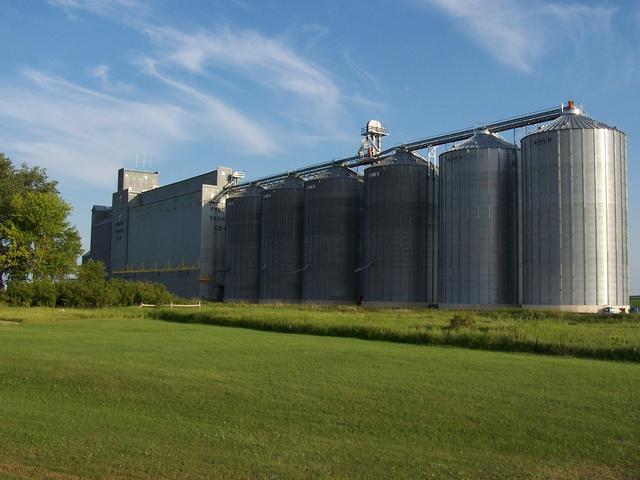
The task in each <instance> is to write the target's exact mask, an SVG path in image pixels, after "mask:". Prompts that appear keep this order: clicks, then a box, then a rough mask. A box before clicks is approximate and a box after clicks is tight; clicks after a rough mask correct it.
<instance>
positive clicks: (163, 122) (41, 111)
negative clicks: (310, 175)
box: [0, 70, 273, 185]
mask: <svg viewBox="0 0 640 480" xmlns="http://www.w3.org/2000/svg"><path fill="white" fill-rule="evenodd" d="M222 115H223V116H224V117H225V118H227V119H229V122H228V123H227V124H226V125H222V124H220V123H214V122H213V121H212V120H213V119H212V116H211V111H210V109H209V108H208V107H207V108H201V109H198V108H187V107H186V106H182V105H178V104H173V103H169V102H167V101H131V100H126V99H122V98H119V97H116V96H113V95H110V94H106V93H103V92H100V91H97V90H92V89H89V88H86V87H83V86H81V85H78V84H75V83H72V82H69V81H67V80H65V79H62V78H59V77H55V76H51V75H47V74H45V73H42V72H39V71H34V70H28V71H25V72H23V81H22V82H20V85H8V84H0V119H2V120H3V122H2V123H3V124H5V125H9V126H10V128H7V129H4V130H3V132H0V143H2V145H3V146H4V147H3V148H5V149H6V151H7V152H8V153H9V154H11V155H13V156H14V158H15V159H16V160H19V161H26V162H28V163H32V164H37V165H41V166H44V167H46V168H48V169H49V170H50V171H51V172H53V173H54V174H55V177H56V178H61V179H75V180H79V181H84V182H89V183H92V184H96V185H107V184H110V183H111V178H112V176H113V171H114V170H115V169H116V168H118V167H120V166H122V165H125V164H127V163H131V160H132V159H133V158H134V157H135V155H136V154H137V153H142V152H146V153H153V154H154V157H156V154H157V152H165V151H170V150H171V149H173V148H175V147H176V145H180V144H181V143H191V142H197V141H198V140H200V139H202V138H212V139H214V140H216V141H218V142H220V143H221V144H227V145H229V144H232V145H233V146H234V147H237V148H239V149H241V151H243V152H248V153H256V152H257V151H258V150H259V151H260V152H265V151H267V152H268V151H269V148H273V145H272V144H271V143H269V139H263V140H264V143H263V144H261V143H260V137H259V136H257V137H258V139H257V140H254V142H253V143H252V142H247V141H246V139H244V140H245V141H243V142H242V143H240V140H239V137H240V136H241V135H242V132H245V131H246V130H247V129H249V130H250V129H251V128H254V129H255V128H257V126H256V125H251V124H246V123H243V122H242V117H240V118H238V117H234V112H233V111H232V110H229V111H224V112H222ZM231 136H233V137H234V138H231V139H230V138H229V137H231Z"/></svg>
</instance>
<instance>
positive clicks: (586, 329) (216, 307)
mask: <svg viewBox="0 0 640 480" xmlns="http://www.w3.org/2000/svg"><path fill="white" fill-rule="evenodd" d="M456 313H460V312H453V311H447V310H429V309H415V310H408V309H405V310H402V309H368V308H360V307H355V306H353V307H351V306H344V307H322V306H308V305H275V306H270V305H238V304H211V305H208V306H207V307H205V308H203V309H202V310H197V311H193V310H187V311H184V310H177V309H176V310H160V311H150V312H148V314H149V315H152V316H155V317H157V318H160V319H163V320H168V321H175V322H187V323H205V324H211V325H220V326H239V327H245V328H251V329H256V330H267V331H277V332H294V333H305V334H313V335H327V336H338V337H352V338H361V339H370V340H386V341H393V342H402V343H418V344H429V345H452V346H459V347H466V348H474V349H482V350H498V351H519V352H534V353H545V354H555V355H573V356H578V357H586V358H602V359H618V360H628V361H640V317H639V316H638V315H622V316H603V315H581V314H567V313H564V314H563V313H559V312H531V311H526V310H499V311H485V312H475V313H472V315H473V317H474V320H473V323H472V324H471V325H469V326H466V327H463V328H450V322H451V319H452V317H453V316H454V315H456Z"/></svg>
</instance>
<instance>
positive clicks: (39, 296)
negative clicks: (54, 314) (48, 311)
mask: <svg viewBox="0 0 640 480" xmlns="http://www.w3.org/2000/svg"><path fill="white" fill-rule="evenodd" d="M31 291H32V296H31V305H34V306H37V307H55V306H56V300H57V298H58V292H57V288H56V284H55V283H53V281H52V280H49V279H48V278H42V279H38V280H34V281H33V282H31Z"/></svg>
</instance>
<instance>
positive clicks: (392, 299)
mask: <svg viewBox="0 0 640 480" xmlns="http://www.w3.org/2000/svg"><path fill="white" fill-rule="evenodd" d="M364 177H365V179H364V229H363V250H364V252H363V260H362V265H361V266H360V267H359V268H358V270H359V271H361V272H362V275H363V278H362V281H363V300H364V302H365V303H367V304H370V305H372V304H373V305H375V304H380V305H408V304H431V303H435V302H436V297H437V242H438V238H437V235H438V229H437V226H438V225H437V223H438V213H437V212H438V183H437V169H436V167H435V166H433V165H432V164H431V163H430V162H427V161H426V160H424V159H422V158H420V157H418V156H416V155H414V154H412V153H409V152H406V151H401V150H399V151H396V153H395V154H394V155H392V156H389V157H386V158H384V159H382V160H381V161H380V162H377V163H375V164H374V165H372V166H371V167H369V168H367V169H366V170H365V173H364Z"/></svg>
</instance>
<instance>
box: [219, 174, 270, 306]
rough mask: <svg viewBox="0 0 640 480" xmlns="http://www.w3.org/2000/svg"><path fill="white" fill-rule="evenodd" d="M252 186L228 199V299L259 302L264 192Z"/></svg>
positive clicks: (226, 260)
mask: <svg viewBox="0 0 640 480" xmlns="http://www.w3.org/2000/svg"><path fill="white" fill-rule="evenodd" d="M263 191H264V189H263V188H261V187H259V186H257V185H250V186H248V187H247V188H245V189H244V190H242V191H241V192H239V193H238V194H236V195H233V196H231V197H229V198H228V199H227V204H226V205H227V208H226V225H225V277H224V279H225V285H224V288H225V295H224V299H225V301H236V302H237V301H247V302H257V301H258V300H259V298H260V269H261V268H262V257H261V254H260V251H261V242H262V194H263Z"/></svg>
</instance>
